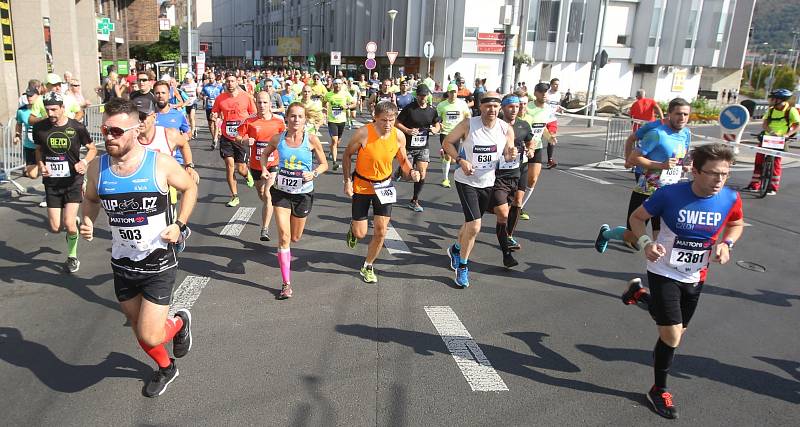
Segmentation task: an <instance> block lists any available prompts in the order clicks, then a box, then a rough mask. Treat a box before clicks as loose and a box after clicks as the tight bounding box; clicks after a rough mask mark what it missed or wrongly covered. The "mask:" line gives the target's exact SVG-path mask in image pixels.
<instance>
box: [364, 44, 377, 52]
mask: <svg viewBox="0 0 800 427" xmlns="http://www.w3.org/2000/svg"><path fill="white" fill-rule="evenodd" d="M377 51H378V43H375V42H368V43H367V53H375V52H377Z"/></svg>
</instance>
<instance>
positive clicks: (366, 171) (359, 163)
mask: <svg viewBox="0 0 800 427" xmlns="http://www.w3.org/2000/svg"><path fill="white" fill-rule="evenodd" d="M366 126H367V143H366V145H364V146H363V147H361V148H360V149H359V150H358V155H357V157H356V169H355V172H356V173H357V174H358V175H361V176H363V177H364V178H367V179H371V180H373V181H383V180H386V179H388V178H389V177H390V176H391V175H392V172H393V170H392V162H393V160H394V158H395V156H397V150H399V147H398V145H397V128H392V131H391V132H389V133H387V134H386V135H384V136H383V137H381V136H380V135H378V131H376V130H375V126H374V125H373V124H372V123H370V124H368V125H366ZM353 192H354V193H357V194H375V189H374V188H372V183H371V182H369V181H365V180H363V179H361V178H359V177H358V176H354V177H353Z"/></svg>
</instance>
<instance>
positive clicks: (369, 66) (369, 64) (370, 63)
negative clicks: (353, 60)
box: [364, 58, 378, 70]
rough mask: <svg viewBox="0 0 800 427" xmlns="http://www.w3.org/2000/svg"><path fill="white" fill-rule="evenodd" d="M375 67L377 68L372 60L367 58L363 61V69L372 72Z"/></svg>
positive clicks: (376, 64)
mask: <svg viewBox="0 0 800 427" xmlns="http://www.w3.org/2000/svg"><path fill="white" fill-rule="evenodd" d="M377 66H378V63H377V62H375V59H374V58H367V60H366V61H364V67H365V68H366V69H368V70H374V69H375V67H377Z"/></svg>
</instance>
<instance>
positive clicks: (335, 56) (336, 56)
mask: <svg viewBox="0 0 800 427" xmlns="http://www.w3.org/2000/svg"><path fill="white" fill-rule="evenodd" d="M331 65H342V52H338V51H331Z"/></svg>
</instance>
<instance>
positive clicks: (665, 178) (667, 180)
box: [659, 166, 683, 186]
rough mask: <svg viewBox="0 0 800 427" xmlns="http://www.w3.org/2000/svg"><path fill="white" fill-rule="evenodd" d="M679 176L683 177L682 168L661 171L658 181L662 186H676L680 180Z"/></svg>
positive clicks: (676, 167)
mask: <svg viewBox="0 0 800 427" xmlns="http://www.w3.org/2000/svg"><path fill="white" fill-rule="evenodd" d="M681 176H683V166H675V167H672V168H669V169H664V170H662V171H661V175H660V176H659V181H660V182H661V185H662V186H664V185H672V184H677V183H678V181H680V180H681Z"/></svg>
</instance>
